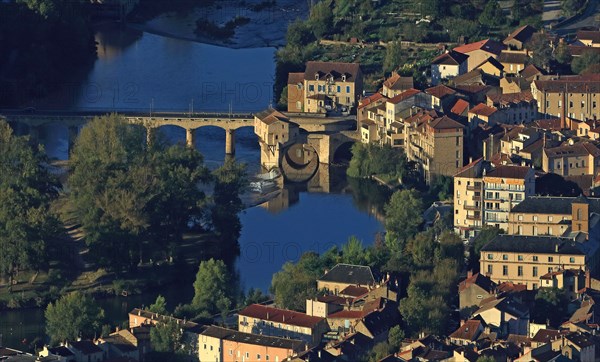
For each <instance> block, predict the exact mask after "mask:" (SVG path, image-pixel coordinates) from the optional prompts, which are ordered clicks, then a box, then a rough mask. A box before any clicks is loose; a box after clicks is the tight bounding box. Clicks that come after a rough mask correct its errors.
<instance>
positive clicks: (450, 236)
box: [438, 230, 465, 266]
mask: <svg viewBox="0 0 600 362" xmlns="http://www.w3.org/2000/svg"><path fill="white" fill-rule="evenodd" d="M438 241H439V243H440V245H439V248H440V258H442V259H451V260H454V261H456V263H457V264H458V265H461V266H462V265H463V263H464V260H465V244H464V243H463V241H462V240H461V238H460V236H458V235H457V234H456V233H454V232H453V231H449V230H448V231H444V232H443V233H442V234H441V235H440V237H439V239H438Z"/></svg>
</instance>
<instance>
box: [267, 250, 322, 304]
mask: <svg viewBox="0 0 600 362" xmlns="http://www.w3.org/2000/svg"><path fill="white" fill-rule="evenodd" d="M325 267H330V266H325V265H323V261H322V260H321V259H320V258H319V256H318V255H317V254H316V253H312V252H311V253H305V254H303V255H302V256H301V257H300V260H298V262H297V263H296V264H294V263H291V262H287V263H285V264H283V267H282V268H281V270H280V271H278V272H277V273H275V274H274V275H273V279H272V282H271V293H272V294H273V295H274V296H275V303H276V304H277V305H278V306H280V307H282V308H287V309H294V310H304V308H305V307H306V305H305V303H306V299H309V298H313V297H315V296H316V295H317V286H316V280H317V278H319V277H321V276H322V275H323V271H324V270H325Z"/></svg>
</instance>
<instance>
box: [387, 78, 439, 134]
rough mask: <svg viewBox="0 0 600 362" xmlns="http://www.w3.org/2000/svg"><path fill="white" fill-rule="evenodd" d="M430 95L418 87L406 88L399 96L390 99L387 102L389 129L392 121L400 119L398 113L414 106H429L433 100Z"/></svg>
mask: <svg viewBox="0 0 600 362" xmlns="http://www.w3.org/2000/svg"><path fill="white" fill-rule="evenodd" d="M428 98H429V96H428V95H427V94H425V93H423V92H421V91H420V90H418V89H412V88H411V89H409V90H406V91H404V92H402V93H400V94H398V95H397V96H394V97H392V98H390V99H388V100H387V101H386V103H385V125H386V129H389V127H390V125H391V124H392V122H394V121H397V120H398V116H397V115H398V114H399V113H400V112H401V111H403V110H406V109H410V108H412V107H413V106H417V107H422V108H427V106H428V105H429V104H431V101H429V99H428Z"/></svg>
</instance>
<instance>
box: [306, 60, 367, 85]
mask: <svg viewBox="0 0 600 362" xmlns="http://www.w3.org/2000/svg"><path fill="white" fill-rule="evenodd" d="M315 74H318V75H319V78H321V77H328V76H331V77H333V79H334V80H340V81H341V80H342V76H345V77H346V81H349V82H354V81H356V78H357V77H358V75H359V74H360V64H358V63H342V62H316V61H309V62H307V63H306V70H305V71H304V79H305V80H315Z"/></svg>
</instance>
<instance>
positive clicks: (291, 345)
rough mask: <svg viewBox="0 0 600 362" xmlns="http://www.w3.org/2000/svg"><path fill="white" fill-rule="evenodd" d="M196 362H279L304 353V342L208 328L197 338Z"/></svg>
mask: <svg viewBox="0 0 600 362" xmlns="http://www.w3.org/2000/svg"><path fill="white" fill-rule="evenodd" d="M198 338H199V339H198V345H199V346H200V348H199V355H198V357H199V359H200V362H238V361H240V362H241V361H248V362H249V361H272V362H282V361H284V360H286V359H287V358H290V357H292V356H294V355H295V354H297V353H299V352H301V351H304V349H305V344H304V342H302V341H300V340H296V339H288V338H279V337H269V336H263V335H257V334H250V333H244V332H239V331H235V330H232V329H226V328H221V327H217V326H209V327H208V328H206V329H205V330H204V331H203V332H202V333H201V334H200V336H199V337H198Z"/></svg>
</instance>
